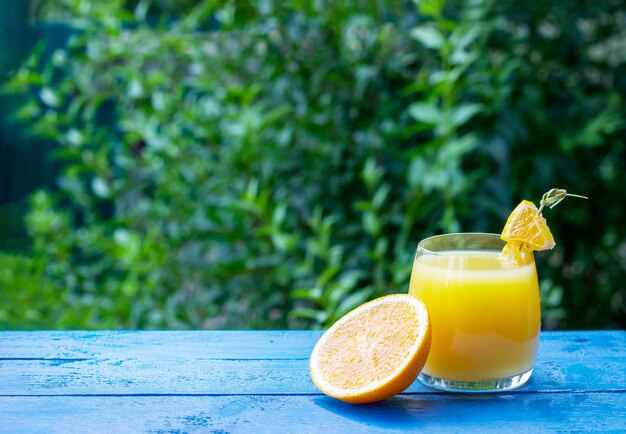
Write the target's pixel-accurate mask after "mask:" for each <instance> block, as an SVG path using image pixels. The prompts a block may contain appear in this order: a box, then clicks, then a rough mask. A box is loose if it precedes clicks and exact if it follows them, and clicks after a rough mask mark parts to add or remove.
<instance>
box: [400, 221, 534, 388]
mask: <svg viewBox="0 0 626 434" xmlns="http://www.w3.org/2000/svg"><path fill="white" fill-rule="evenodd" d="M504 245H505V242H504V241H502V240H501V239H500V235H497V234H483V233H459V234H449V235H437V236H434V237H431V238H427V239H424V240H422V241H421V242H420V243H419V245H418V247H417V253H416V255H415V261H414V263H413V271H412V273H411V283H410V286H409V293H410V294H412V295H415V296H417V297H419V298H420V299H421V300H422V301H423V302H424V304H425V305H426V307H427V309H428V312H429V315H430V320H431V325H432V343H431V347H430V352H429V355H428V360H427V361H426V365H425V366H424V369H423V370H422V372H421V374H420V376H419V379H420V381H421V382H422V383H424V384H425V385H427V386H431V387H435V388H438V389H443V390H449V391H464V392H491V391H504V390H510V389H513V388H516V387H519V386H521V385H522V384H524V383H525V382H526V381H528V379H529V378H530V375H531V374H532V371H533V366H534V363H535V357H536V355H537V347H538V344H539V330H540V327H541V310H540V304H539V284H538V282H537V271H536V268H535V261H534V258H533V254H532V252H528V253H524V254H522V256H521V258H518V259H517V260H514V259H511V258H510V257H508V256H505V255H502V254H501V251H502V248H503V247H504Z"/></svg>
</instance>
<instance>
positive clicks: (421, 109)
mask: <svg viewBox="0 0 626 434" xmlns="http://www.w3.org/2000/svg"><path fill="white" fill-rule="evenodd" d="M409 115H411V117H412V118H413V119H415V120H416V121H418V122H423V123H426V124H433V125H434V124H437V123H439V122H440V121H441V118H442V114H441V111H440V109H439V107H437V106H436V105H435V104H432V103H417V102H416V103H413V104H411V105H410V106H409Z"/></svg>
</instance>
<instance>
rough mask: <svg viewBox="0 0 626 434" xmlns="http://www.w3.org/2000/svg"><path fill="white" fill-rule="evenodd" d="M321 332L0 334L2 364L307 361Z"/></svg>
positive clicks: (69, 332)
mask: <svg viewBox="0 0 626 434" xmlns="http://www.w3.org/2000/svg"><path fill="white" fill-rule="evenodd" d="M321 333H322V332H319V331H304V330H301V331H300V330H296V331H36V332H0V359H6V358H67V359H76V358H103V359H111V358H135V357H146V356H158V357H160V356H163V355H167V354H181V355H182V354H184V355H185V357H187V358H215V359H293V358H302V359H305V358H308V357H309V355H310V353H311V351H312V349H313V346H314V345H315V342H317V339H319V337H320V336H321Z"/></svg>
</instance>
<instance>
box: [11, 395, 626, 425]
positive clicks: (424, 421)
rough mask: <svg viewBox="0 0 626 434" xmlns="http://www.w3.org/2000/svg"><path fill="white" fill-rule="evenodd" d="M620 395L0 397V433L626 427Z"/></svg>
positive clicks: (625, 404)
mask: <svg viewBox="0 0 626 434" xmlns="http://www.w3.org/2000/svg"><path fill="white" fill-rule="evenodd" d="M624 408H626V394H623V393H620V394H617V393H575V394H569V393H555V394H506V395H498V394H495V395H480V396H476V395H474V396H468V395H455V394H442V395H428V396H425V395H418V396H408V397H407V396H398V397H395V398H391V399H389V400H387V401H385V402H382V403H378V404H370V405H365V406H355V405H350V404H344V403H341V402H339V401H336V400H333V399H331V398H328V397H325V396H314V397H306V396H250V395H248V396H217V397H207V396H195V397H191V396H187V397H162V396H161V397H153V396H146V397H16V398H7V397H0V414H2V415H3V418H2V424H1V426H0V432H2V433H7V434H8V433H44V432H45V433H59V434H61V433H62V434H66V433H79V432H80V433H90V434H95V433H120V432H149V433H157V432H159V433H165V432H167V433H333V434H334V433H360V432H368V433H370V432H433V431H434V432H446V433H447V432H452V433H454V432H463V433H467V432H476V433H485V432H515V431H516V432H519V433H527V432H533V433H535V432H536V433H546V432H565V431H566V432H593V431H595V432H603V433H606V432H624V431H626V421H625V419H624Z"/></svg>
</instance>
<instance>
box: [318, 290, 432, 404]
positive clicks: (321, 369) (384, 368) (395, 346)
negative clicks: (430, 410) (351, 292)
mask: <svg viewBox="0 0 626 434" xmlns="http://www.w3.org/2000/svg"><path fill="white" fill-rule="evenodd" d="M430 339H431V329H430V320H429V317H428V312H427V311H426V307H425V306H424V304H423V303H422V302H421V301H420V300H419V299H417V298H415V297H413V296H412V295H407V294H394V295H387V296H384V297H380V298H377V299H375V300H372V301H370V302H368V303H365V304H363V305H361V306H359V307H357V308H356V309H354V310H353V311H351V312H349V313H347V314H346V315H344V316H343V317H342V318H340V319H339V320H338V321H337V322H336V323H335V324H333V326H332V327H330V328H329V329H328V330H327V331H326V332H325V333H324V334H323V335H322V337H321V338H320V340H319V341H318V342H317V344H316V345H315V348H314V349H313V352H312V354H311V364H310V367H311V379H312V380H313V382H314V383H315V385H316V386H317V387H318V388H319V389H320V390H321V391H322V392H324V393H325V394H327V395H328V396H331V397H333V398H337V399H339V400H341V401H345V402H350V403H353V404H364V403H368V402H376V401H382V400H384V399H387V398H390V397H392V396H394V395H396V394H398V393H400V392H402V391H403V390H405V389H406V388H407V387H409V386H410V385H411V383H413V382H414V381H415V379H416V378H417V376H418V374H419V373H420V371H421V370H422V368H423V367H424V364H425V363H426V358H427V357H428V351H429V349H430Z"/></svg>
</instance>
